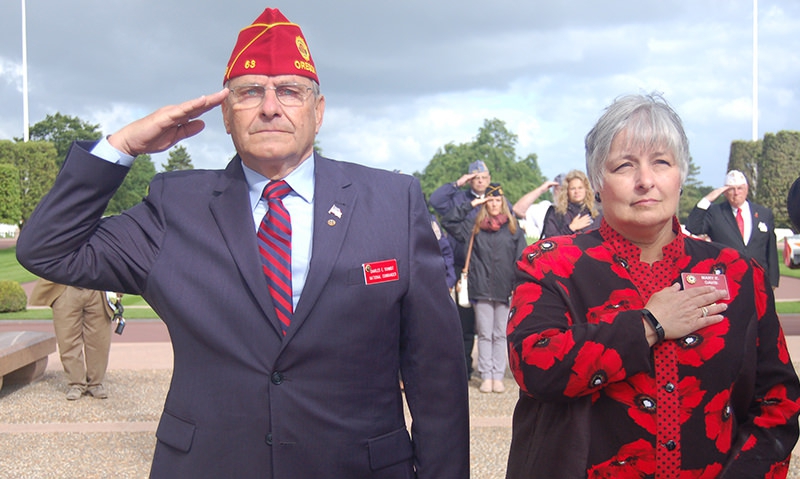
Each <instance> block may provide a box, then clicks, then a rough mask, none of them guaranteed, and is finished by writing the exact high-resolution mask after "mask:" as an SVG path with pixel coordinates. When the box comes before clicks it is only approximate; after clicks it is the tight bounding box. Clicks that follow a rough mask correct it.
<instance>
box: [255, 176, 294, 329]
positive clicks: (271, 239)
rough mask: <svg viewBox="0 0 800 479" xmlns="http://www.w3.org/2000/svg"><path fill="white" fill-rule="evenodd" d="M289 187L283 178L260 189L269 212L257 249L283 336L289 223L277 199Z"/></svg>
mask: <svg viewBox="0 0 800 479" xmlns="http://www.w3.org/2000/svg"><path fill="white" fill-rule="evenodd" d="M291 191H292V188H291V187H290V186H289V185H288V184H286V182H285V181H283V180H281V181H273V182H271V183H269V184H268V185H267V186H266V188H264V193H263V194H262V198H264V199H265V200H267V205H268V206H269V211H267V214H266V215H264V219H263V220H261V225H260V226H259V227H258V250H259V252H260V253H261V264H262V266H263V269H264V274H265V275H266V276H267V285H268V286H269V294H270V296H272V304H273V305H274V306H275V312H276V313H277V314H278V319H280V322H281V330H282V331H283V335H284V336H285V335H286V331H287V330H288V329H289V324H291V322H292V313H293V309H294V308H293V303H292V223H291V220H290V217H289V211H288V210H287V209H286V207H284V206H283V201H281V199H282V198H283V197H284V196H286V195H288V194H289V193H290V192H291Z"/></svg>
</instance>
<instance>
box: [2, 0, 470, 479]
mask: <svg viewBox="0 0 800 479" xmlns="http://www.w3.org/2000/svg"><path fill="white" fill-rule="evenodd" d="M224 84H225V88H224V89H223V90H222V91H220V92H217V93H214V94H210V95H208V96H204V97H200V98H197V99H195V100H191V101H188V102H185V103H183V104H180V105H174V106H167V107H164V108H162V109H159V110H157V111H156V112H154V113H152V114H151V115H149V116H147V117H145V118H143V119H141V120H137V121H135V122H133V123H131V124H130V125H127V126H125V127H123V128H122V129H121V130H119V131H118V132H116V133H114V134H112V135H110V136H109V137H108V138H106V139H103V140H100V142H99V143H97V144H87V143H76V144H75V145H73V147H72V148H71V150H70V152H69V154H68V156H67V159H66V160H65V163H64V167H63V169H62V171H61V172H60V174H59V176H58V178H57V179H56V183H55V185H54V187H53V189H52V190H51V191H50V192H49V193H48V195H47V196H46V197H45V198H44V199H43V200H42V202H41V204H40V205H39V206H38V207H37V209H36V211H35V212H34V213H33V214H32V215H31V217H30V219H29V220H28V223H27V225H26V226H25V228H24V232H23V234H22V235H21V236H20V238H19V241H18V246H17V255H18V258H19V259H20V261H21V262H22V264H23V265H25V266H26V267H27V268H29V269H30V270H32V271H35V272H36V273H38V274H39V275H41V276H43V277H48V278H50V279H53V280H55V281H59V282H66V283H73V284H79V285H83V286H85V287H91V288H103V289H111V290H120V291H123V292H129V293H133V294H141V295H142V296H143V297H144V298H145V299H146V300H147V301H148V302H149V303H150V305H151V306H152V307H153V309H154V310H155V311H156V312H157V313H158V315H159V316H160V317H161V318H162V319H163V320H164V322H165V323H166V325H167V327H168V329H169V333H170V337H171V339H172V346H173V350H174V358H175V359H174V361H175V362H174V370H173V377H172V382H171V385H170V390H169V393H168V395H167V398H166V402H165V405H164V412H163V414H162V417H161V420H160V423H159V426H158V429H157V432H156V436H157V438H158V442H157V445H156V450H155V454H154V457H153V465H152V469H151V475H152V477H157V478H160V477H164V478H174V477H262V478H276V479H289V478H318V477H336V478H354V477H359V478H398V479H399V478H410V477H417V478H420V479H423V478H429V479H433V478H437V479H438V478H466V477H468V475H469V424H468V421H469V412H468V403H467V383H466V380H465V377H466V371H465V366H464V361H463V354H464V353H463V347H462V344H461V340H460V327H459V321H458V314H457V312H456V309H455V305H454V304H453V302H452V301H451V300H450V298H449V297H448V289H447V285H446V284H445V266H444V261H443V260H442V255H441V253H440V251H439V246H438V245H437V242H436V238H435V236H434V233H433V230H432V229H431V224H430V216H429V214H428V212H427V209H426V206H425V202H424V198H423V196H422V191H421V189H420V186H419V183H418V182H417V180H415V179H414V178H413V177H411V176H408V175H400V174H395V173H392V172H389V171H381V170H375V169H370V168H366V167H363V166H359V165H355V164H351V163H345V162H339V161H335V160H331V159H327V158H323V157H322V156H319V155H318V154H315V153H314V150H313V145H314V138H315V135H316V133H317V131H318V130H319V127H320V125H321V124H322V116H323V112H324V108H325V98H324V97H323V96H322V95H321V94H320V93H319V83H318V77H317V73H316V67H315V64H314V62H313V60H312V58H311V55H310V52H309V49H308V45H307V43H306V41H305V37H304V35H303V33H302V32H301V30H300V27H299V26H298V25H296V24H294V23H291V22H289V21H288V20H287V19H286V17H284V16H283V14H281V13H280V12H279V11H278V10H275V9H267V10H265V11H264V13H263V14H262V15H261V16H259V18H257V19H256V20H255V22H254V23H253V24H252V25H250V26H248V27H246V28H244V29H242V30H241V32H240V33H239V38H238V41H237V43H236V46H235V48H234V51H233V53H232V54H231V57H230V61H229V63H228V67H227V69H226V72H225V77H224ZM218 105H221V107H222V115H223V120H224V123H225V126H226V128H227V131H228V133H229V134H230V135H231V137H232V140H233V143H234V145H235V147H236V151H237V155H236V156H235V157H234V159H233V160H232V161H231V162H230V163H229V164H228V166H227V168H225V169H224V170H205V171H199V170H196V171H183V172H174V173H166V174H160V175H158V176H156V177H155V178H154V179H153V181H152V183H151V185H150V189H149V193H148V195H147V197H146V198H145V199H144V200H143V202H142V203H141V204H139V205H137V206H135V207H133V208H132V209H130V210H128V211H126V212H124V213H123V214H122V215H119V216H113V217H107V218H102V213H103V211H104V209H105V206H106V204H107V202H108V200H109V199H110V198H111V196H112V195H113V193H114V191H115V190H116V188H117V187H118V186H119V185H120V183H122V180H123V179H124V177H125V174H126V172H127V171H128V166H127V165H128V164H130V162H132V161H133V158H134V157H135V156H136V155H139V154H143V153H152V152H157V151H163V150H165V149H167V148H169V147H171V146H172V145H174V144H175V143H177V142H178V141H180V140H182V139H184V138H186V137H188V136H191V135H194V134H197V133H198V132H199V131H200V130H202V128H203V122H202V121H201V120H199V119H198V117H199V116H200V115H201V114H203V113H205V112H206V111H208V110H210V109H212V108H214V107H216V106H218ZM262 191H263V194H262ZM265 213H266V214H265ZM400 373H401V374H402V377H403V380H404V383H405V391H404V392H405V399H406V401H407V403H408V409H409V410H410V413H411V417H412V423H411V424H410V425H406V422H405V420H404V413H403V410H404V407H403V391H401V389H400V385H399V381H398V374H400ZM409 429H410V434H409Z"/></svg>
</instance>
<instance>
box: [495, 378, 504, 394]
mask: <svg viewBox="0 0 800 479" xmlns="http://www.w3.org/2000/svg"><path fill="white" fill-rule="evenodd" d="M505 390H506V386H505V385H504V384H503V381H502V380H500V379H495V380H494V381H492V391H494V392H496V393H502V392H505Z"/></svg>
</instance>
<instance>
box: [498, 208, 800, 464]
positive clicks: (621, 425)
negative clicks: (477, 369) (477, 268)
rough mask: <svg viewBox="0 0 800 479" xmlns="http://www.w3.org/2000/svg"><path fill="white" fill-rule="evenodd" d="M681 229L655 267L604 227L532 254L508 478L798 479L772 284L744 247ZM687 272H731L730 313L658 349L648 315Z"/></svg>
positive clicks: (795, 392)
mask: <svg viewBox="0 0 800 479" xmlns="http://www.w3.org/2000/svg"><path fill="white" fill-rule="evenodd" d="M674 227H675V231H676V232H677V233H678V234H677V237H676V238H675V240H674V241H672V242H671V243H670V244H668V245H667V246H665V247H664V248H663V253H664V254H663V259H662V260H660V261H658V262H656V263H654V264H652V265H650V264H647V263H643V262H641V261H639V256H640V252H641V251H640V249H639V248H638V247H636V246H635V245H633V244H632V243H630V242H629V241H627V240H626V239H624V238H623V237H622V236H621V235H619V234H618V233H617V232H616V231H614V230H613V229H611V228H610V227H609V226H608V224H607V223H605V221H603V224H602V226H601V228H600V229H599V230H596V231H593V232H591V233H587V234H579V235H573V236H562V237H554V238H548V239H546V240H543V241H540V242H538V243H535V244H533V245H531V246H529V247H528V248H527V249H526V250H525V252H524V254H523V256H522V259H521V260H520V261H519V262H518V267H519V269H520V271H521V275H522V277H523V278H524V282H522V283H521V284H520V285H519V286H518V287H517V289H516V291H515V294H514V297H513V301H512V308H511V312H510V315H509V318H510V319H509V324H508V340H509V362H510V364H511V369H512V371H513V373H514V376H515V378H516V380H517V382H518V383H519V385H520V388H521V390H522V394H521V395H520V400H519V402H518V404H517V408H516V411H515V414H514V432H513V438H512V445H511V453H510V455H509V469H508V477H509V478H514V477H593V478H594V477H597V478H627V477H636V478H640V477H658V478H676V479H677V478H681V479H683V478H712V477H722V476H724V477H735V478H740V477H785V476H786V474H787V472H788V464H789V458H790V456H791V451H792V448H793V446H794V444H795V442H796V440H797V437H798V424H797V413H798V410H799V409H800V405H799V404H798V398H800V384H798V379H797V375H796V374H795V371H794V368H793V366H792V363H791V361H790V360H789V354H788V351H787V348H786V343H785V338H784V336H783V332H782V330H781V327H780V323H779V322H778V317H777V314H776V313H775V308H774V299H773V297H772V289H771V287H770V286H769V283H768V281H767V280H766V279H765V277H764V272H763V270H762V269H761V268H760V267H759V266H757V265H756V264H755V263H751V262H749V261H748V260H746V259H744V258H743V257H742V256H740V255H739V254H738V253H737V252H736V251H735V250H733V249H731V248H724V247H722V246H721V245H717V244H713V243H707V242H703V241H697V240H693V239H691V238H688V237H686V236H684V235H683V234H682V233H681V232H680V227H679V225H678V222H677V219H675V220H674ZM681 272H695V273H717V274H724V275H725V278H726V281H727V284H728V290H729V292H730V299H728V300H726V302H727V303H728V305H729V307H728V310H727V311H726V312H725V313H724V315H725V319H724V320H723V321H722V322H720V323H718V324H715V325H712V326H709V327H707V328H703V329H701V330H699V331H696V332H694V333H693V334H690V335H688V336H685V337H683V338H681V339H678V340H667V341H664V342H662V343H659V344H657V345H655V346H654V347H653V348H650V347H649V345H648V343H647V340H646V339H645V330H644V326H643V324H642V316H641V313H640V310H641V309H642V308H643V307H644V306H645V304H646V303H647V300H648V299H649V298H650V296H651V295H652V294H653V293H655V292H657V291H660V290H662V289H664V288H666V287H668V286H669V285H671V284H674V283H675V282H680V281H681V279H680V273H681ZM556 417H560V418H561V420H560V421H556V420H554V419H552V418H556ZM559 443H560V444H561V446H563V447H559V446H558V444H559ZM548 451H549V452H548ZM565 464H568V466H565ZM569 471H571V472H569ZM547 474H556V475H555V476H547Z"/></svg>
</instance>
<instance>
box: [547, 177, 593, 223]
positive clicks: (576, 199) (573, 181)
mask: <svg viewBox="0 0 800 479" xmlns="http://www.w3.org/2000/svg"><path fill="white" fill-rule="evenodd" d="M601 219H602V214H601V212H600V211H599V209H598V208H597V205H596V204H595V198H594V191H593V190H592V187H591V186H590V185H589V178H587V177H586V175H585V174H584V173H583V172H582V171H579V170H572V171H570V172H569V173H567V176H565V177H564V181H563V183H562V187H561V188H560V189H559V191H558V194H557V195H556V198H555V204H554V205H553V206H551V207H550V210H548V212H547V215H546V216H545V219H544V228H543V229H542V238H549V237H551V236H563V235H571V234H575V233H580V232H586V231H590V230H593V229H597V228H599V227H600V220H601Z"/></svg>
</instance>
